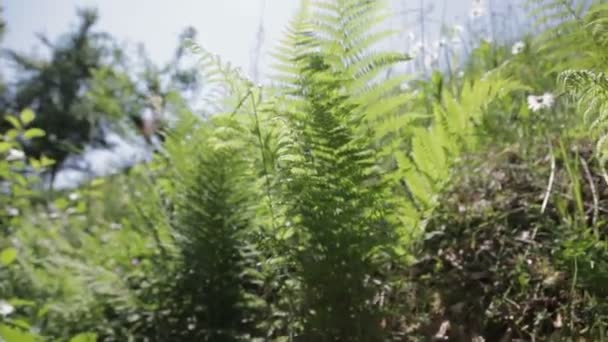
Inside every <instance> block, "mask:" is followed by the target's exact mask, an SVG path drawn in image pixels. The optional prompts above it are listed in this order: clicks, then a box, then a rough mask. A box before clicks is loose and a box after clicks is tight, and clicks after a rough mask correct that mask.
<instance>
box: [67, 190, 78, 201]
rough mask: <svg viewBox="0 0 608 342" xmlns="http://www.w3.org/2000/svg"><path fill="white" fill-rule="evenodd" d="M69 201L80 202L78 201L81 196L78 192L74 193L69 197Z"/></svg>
mask: <svg viewBox="0 0 608 342" xmlns="http://www.w3.org/2000/svg"><path fill="white" fill-rule="evenodd" d="M68 199H69V200H70V201H78V199H80V194H78V193H77V192H72V193H71V194H69V195H68Z"/></svg>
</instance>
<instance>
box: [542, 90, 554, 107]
mask: <svg viewBox="0 0 608 342" xmlns="http://www.w3.org/2000/svg"><path fill="white" fill-rule="evenodd" d="M543 103H544V104H545V106H547V108H549V107H553V104H554V103H555V96H554V95H553V94H551V93H544V94H543Z"/></svg>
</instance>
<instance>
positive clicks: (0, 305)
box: [0, 300, 15, 317]
mask: <svg viewBox="0 0 608 342" xmlns="http://www.w3.org/2000/svg"><path fill="white" fill-rule="evenodd" d="M13 312H15V307H14V306H12V305H11V304H10V303H9V302H7V301H5V300H0V315H2V316H4V317H6V316H8V315H10V314H12V313H13Z"/></svg>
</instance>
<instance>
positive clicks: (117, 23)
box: [2, 0, 524, 188]
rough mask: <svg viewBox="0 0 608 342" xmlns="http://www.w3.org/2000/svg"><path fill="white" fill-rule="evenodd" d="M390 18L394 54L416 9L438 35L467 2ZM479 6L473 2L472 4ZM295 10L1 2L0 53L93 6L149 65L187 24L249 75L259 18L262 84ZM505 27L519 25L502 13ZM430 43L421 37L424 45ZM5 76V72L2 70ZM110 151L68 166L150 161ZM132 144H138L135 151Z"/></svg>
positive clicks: (124, 145) (206, 2) (237, 3)
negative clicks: (0, 30) (2, 30)
mask: <svg viewBox="0 0 608 342" xmlns="http://www.w3.org/2000/svg"><path fill="white" fill-rule="evenodd" d="M390 1H391V3H392V5H393V8H394V13H395V14H398V13H399V14H400V16H399V17H398V18H397V19H395V20H392V21H390V22H389V23H388V24H389V25H390V26H392V27H393V28H394V29H397V30H398V31H399V32H400V34H399V35H397V36H395V37H393V38H392V39H391V41H390V44H391V46H392V48H393V49H396V50H400V51H403V52H407V51H409V50H408V49H409V48H408V46H409V47H410V48H411V47H412V46H414V45H415V44H416V43H417V42H418V41H420V31H421V30H420V26H419V25H418V20H417V18H416V17H417V16H418V15H419V13H420V12H419V11H418V10H416V9H417V8H419V7H420V5H421V4H423V5H424V7H425V8H427V9H429V8H432V11H430V12H431V14H430V15H428V17H427V20H428V21H427V23H426V24H425V25H426V26H425V29H424V30H425V35H426V37H428V36H429V32H430V33H431V35H434V36H435V37H436V36H437V33H438V32H439V30H438V28H439V26H440V25H439V23H440V22H443V23H445V24H447V25H453V24H460V25H463V26H467V23H468V24H471V23H472V22H471V19H470V16H469V14H470V10H471V2H472V1H473V0H390ZM481 1H482V2H483V3H485V5H490V6H492V7H493V8H495V9H498V8H505V7H507V6H508V5H511V4H517V3H520V2H521V1H524V0H481ZM476 2H479V0H476ZM298 5H299V0H174V1H167V0H165V1H161V0H4V1H3V2H2V6H3V7H4V18H5V19H6V21H7V29H8V31H7V33H6V36H5V37H4V40H3V41H2V47H3V48H9V49H13V50H17V51H20V52H33V53H39V54H42V53H44V52H46V50H45V49H43V48H41V47H40V44H39V42H38V40H37V39H36V33H43V34H45V35H46V36H47V37H48V38H50V39H51V41H54V40H55V39H57V38H58V37H59V36H60V35H61V34H62V33H65V32H67V31H69V29H70V28H71V27H74V26H76V25H77V17H76V9H77V8H78V7H96V8H97V9H98V10H99V14H100V21H99V23H98V25H97V29H98V30H101V31H105V32H108V33H110V34H111V35H112V36H113V37H114V38H115V39H117V40H118V41H119V42H121V43H125V44H130V45H131V46H133V47H134V46H135V44H137V43H143V44H144V46H145V47H146V50H147V52H148V54H149V56H150V57H151V58H152V60H153V61H154V62H156V63H164V62H166V61H168V60H169V58H170V57H171V56H172V54H173V52H174V49H175V47H176V44H177V38H178V35H179V33H180V32H182V30H183V29H184V28H185V27H187V26H193V27H195V28H196V30H197V31H198V43H199V44H201V45H202V46H203V47H204V48H205V49H207V50H208V51H210V52H213V53H216V54H218V55H220V56H221V57H222V58H223V59H224V60H225V61H229V62H231V63H233V64H235V65H236V66H239V67H241V68H242V69H243V70H244V71H245V72H247V73H249V75H250V76H251V68H250V67H251V51H252V49H253V48H254V45H255V42H256V36H257V33H258V28H259V25H260V20H263V23H264V44H263V46H262V54H261V56H260V57H261V59H260V65H261V72H262V79H263V74H264V71H265V70H266V69H267V67H265V66H267V65H268V64H269V63H268V62H269V61H270V59H269V57H268V52H269V50H270V49H271V48H272V47H273V46H274V44H275V43H276V42H277V41H278V40H279V39H280V38H281V36H282V33H283V30H284V28H285V27H286V25H287V23H288V21H289V20H290V19H291V17H292V15H293V14H294V13H295V11H296V10H297V8H298ZM502 18H503V19H504V18H506V20H505V22H508V23H510V25H517V21H516V20H513V18H512V17H509V16H508V15H506V16H502ZM489 20H490V17H481V18H478V19H476V22H475V24H479V23H480V22H482V23H489ZM432 40H433V38H431V39H428V38H427V39H426V43H429V44H428V45H429V46H430V45H431V44H430V43H431V42H432ZM412 65H414V66H415V64H412ZM3 76H8V77H9V78H10V76H11V74H10V69H5V70H3ZM109 138H111V139H113V141H114V142H115V145H116V148H114V149H96V148H87V150H86V151H85V153H84V154H83V155H81V156H73V159H74V160H73V162H75V163H85V164H87V165H89V167H90V169H91V170H92V172H93V173H94V174H98V175H99V174H107V173H111V172H113V171H116V170H118V169H121V168H122V167H124V166H125V165H128V164H131V163H133V162H134V161H136V160H145V159H147V158H149V155H150V154H149V151H148V150H146V149H145V148H141V146H142V143H141V142H139V143H135V144H134V142H133V141H127V140H125V139H124V137H120V136H118V135H115V134H114V135H112V136H111V137H109ZM137 146H140V147H139V148H138V147H137ZM89 177H90V174H88V173H83V172H81V171H76V170H73V169H69V168H64V169H63V170H62V171H61V172H60V173H59V174H58V177H57V179H56V184H55V186H56V187H60V188H62V187H64V188H69V187H72V186H74V185H75V184H76V183H79V182H81V181H83V180H86V179H87V178H89Z"/></svg>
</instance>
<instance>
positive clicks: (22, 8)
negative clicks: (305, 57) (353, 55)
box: [2, 0, 298, 71]
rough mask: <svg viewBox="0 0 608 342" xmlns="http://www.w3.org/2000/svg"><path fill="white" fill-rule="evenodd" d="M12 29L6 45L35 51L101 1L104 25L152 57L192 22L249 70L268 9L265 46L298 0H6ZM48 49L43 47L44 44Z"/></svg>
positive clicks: (165, 52) (212, 45)
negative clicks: (41, 39)
mask: <svg viewBox="0 0 608 342" xmlns="http://www.w3.org/2000/svg"><path fill="white" fill-rule="evenodd" d="M3 6H4V8H5V9H4V10H5V13H4V16H5V18H6V20H7V24H8V32H7V34H6V36H5V39H4V41H3V42H2V44H3V46H4V47H7V48H11V49H16V50H18V51H24V52H31V51H35V50H36V49H35V48H34V47H35V46H38V43H37V41H36V38H35V33H38V32H40V33H44V34H46V35H47V36H48V37H49V38H51V40H53V39H55V38H57V37H58V36H59V35H60V34H61V33H64V32H66V31H68V30H69V28H70V27H73V26H75V25H76V24H77V18H76V15H75V14H76V8H77V7H96V8H97V9H98V10H99V12H100V21H99V24H98V29H100V30H102V31H106V32H108V33H110V34H111V35H113V36H114V37H115V38H117V39H118V41H120V42H128V43H131V44H134V43H140V42H141V43H143V44H144V45H145V47H146V50H147V51H148V53H149V55H150V56H151V57H152V59H153V60H154V61H155V62H157V63H161V62H165V61H167V60H168V59H169V58H170V56H171V54H172V53H173V52H174V49H175V47H176V43H177V36H178V34H179V33H180V32H181V31H182V29H183V28H185V27H186V26H189V25H191V26H194V27H195V28H196V29H197V31H198V34H199V35H198V39H199V43H201V44H202V45H203V46H204V47H205V48H206V49H208V50H209V51H212V52H214V53H217V54H219V55H220V56H222V57H224V58H225V59H227V60H229V61H230V62H232V63H234V64H236V65H238V66H240V67H242V68H243V70H247V71H248V70H249V67H250V58H249V56H250V51H251V49H252V47H253V45H254V43H255V36H256V33H257V30H258V25H259V23H260V17H261V15H262V12H264V13H263V18H264V30H265V42H266V43H267V44H265V48H268V47H270V46H272V43H271V42H274V41H277V40H278V39H279V38H280V37H281V33H282V30H283V28H284V27H285V25H286V24H287V22H288V20H289V18H291V16H292V14H293V13H294V12H295V10H297V7H298V1H297V0H176V1H151V0H127V1H125V0H5V1H3ZM38 50H39V52H40V53H42V52H43V49H40V48H38Z"/></svg>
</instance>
